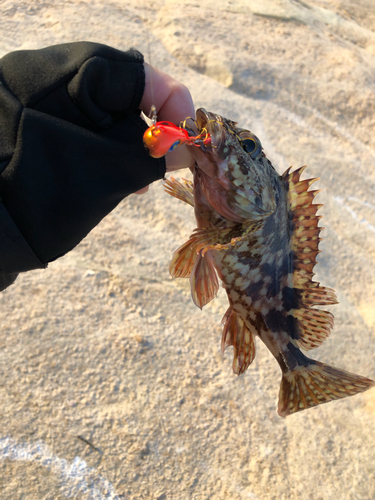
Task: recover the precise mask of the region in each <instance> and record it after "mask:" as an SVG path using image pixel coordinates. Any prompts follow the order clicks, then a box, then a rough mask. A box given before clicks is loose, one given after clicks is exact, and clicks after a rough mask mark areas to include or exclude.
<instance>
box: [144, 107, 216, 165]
mask: <svg viewBox="0 0 375 500" xmlns="http://www.w3.org/2000/svg"><path fill="white" fill-rule="evenodd" d="M154 116H155V115H154ZM185 122H186V120H185V121H184V123H185ZM143 143H144V145H145V147H146V148H147V149H148V150H149V153H150V156H152V157H153V158H161V157H162V156H164V155H165V154H167V153H168V152H169V151H173V150H174V149H176V148H177V147H178V146H181V145H182V144H188V145H189V146H197V147H199V146H202V145H205V146H207V145H209V144H211V137H210V135H209V133H208V132H207V130H206V129H203V130H202V131H201V132H200V134H198V135H196V136H189V134H188V131H187V130H185V129H184V128H182V127H177V125H175V124H174V123H172V122H156V119H155V123H153V124H152V125H151V126H150V127H149V128H148V129H147V130H146V132H145V133H144V134H143Z"/></svg>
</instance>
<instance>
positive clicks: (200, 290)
mask: <svg viewBox="0 0 375 500" xmlns="http://www.w3.org/2000/svg"><path fill="white" fill-rule="evenodd" d="M190 286H191V296H192V299H193V302H194V304H195V305H196V306H198V307H199V308H200V309H202V307H203V306H205V305H206V304H208V302H210V301H211V300H212V299H214V298H215V297H216V295H217V292H218V290H219V281H218V278H217V274H216V270H215V266H214V261H213V258H212V256H211V254H210V252H206V253H205V254H204V255H202V253H199V254H198V256H197V258H196V260H195V264H194V267H193V270H192V272H191V275H190Z"/></svg>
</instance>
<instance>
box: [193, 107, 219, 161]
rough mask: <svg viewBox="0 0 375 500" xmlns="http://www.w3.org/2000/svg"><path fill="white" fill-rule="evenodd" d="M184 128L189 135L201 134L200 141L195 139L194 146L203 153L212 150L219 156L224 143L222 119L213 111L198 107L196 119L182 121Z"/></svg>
mask: <svg viewBox="0 0 375 500" xmlns="http://www.w3.org/2000/svg"><path fill="white" fill-rule="evenodd" d="M184 128H185V129H186V130H187V131H188V133H189V135H190V136H197V135H201V137H202V141H199V142H198V141H197V142H196V143H195V145H196V146H199V149H200V150H201V151H203V152H204V153H208V152H212V151H214V152H215V153H216V154H218V156H221V154H220V153H221V151H222V149H223V146H224V143H225V125H224V119H223V118H222V117H221V116H220V115H217V114H215V113H211V112H210V111H206V110H205V109H204V108H199V109H197V111H196V119H195V120H194V121H193V120H188V121H187V122H185V123H184ZM207 137H210V139H211V140H210V141H208V142H207V143H205V141H204V139H205V138H207Z"/></svg>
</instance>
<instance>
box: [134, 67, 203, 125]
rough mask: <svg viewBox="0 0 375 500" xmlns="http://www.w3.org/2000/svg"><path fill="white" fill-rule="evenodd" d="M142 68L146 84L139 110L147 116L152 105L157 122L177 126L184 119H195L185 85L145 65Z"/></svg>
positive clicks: (190, 98)
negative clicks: (170, 123)
mask: <svg viewBox="0 0 375 500" xmlns="http://www.w3.org/2000/svg"><path fill="white" fill-rule="evenodd" d="M144 68H145V74H146V84H145V90H144V93H143V97H142V100H141V104H140V109H141V110H142V111H143V112H144V113H145V114H146V115H147V116H148V114H149V113H150V109H151V106H152V105H154V106H155V107H156V112H157V115H158V121H164V120H165V121H170V122H172V123H174V124H175V125H179V123H180V122H181V121H182V120H185V118H187V117H189V116H190V117H193V118H194V117H195V110H194V104H193V99H192V97H191V94H190V92H189V89H188V88H187V87H186V86H185V85H183V84H182V83H181V82H179V81H177V80H175V79H174V78H172V77H171V76H169V75H167V74H166V73H164V72H163V71H160V70H159V69H157V68H154V67H153V66H150V65H149V64H147V63H144Z"/></svg>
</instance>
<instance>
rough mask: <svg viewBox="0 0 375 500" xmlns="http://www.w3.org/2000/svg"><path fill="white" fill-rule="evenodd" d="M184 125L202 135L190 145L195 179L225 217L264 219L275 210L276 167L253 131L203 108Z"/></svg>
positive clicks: (208, 198)
mask: <svg viewBox="0 0 375 500" xmlns="http://www.w3.org/2000/svg"><path fill="white" fill-rule="evenodd" d="M182 126H183V127H184V128H185V129H186V130H187V131H188V134H189V136H193V135H196V134H200V135H201V137H202V140H201V141H200V140H198V141H195V142H193V144H192V145H191V147H190V151H191V153H192V155H193V157H194V159H195V161H196V164H195V167H194V172H193V173H194V179H195V181H194V182H195V184H197V183H199V185H200V187H201V190H202V192H203V193H204V195H205V197H206V198H207V200H208V202H209V203H210V205H211V206H212V207H213V208H214V209H215V210H216V211H217V212H218V213H219V214H220V215H221V216H222V217H225V218H227V219H230V220H233V221H235V222H244V221H245V220H257V219H259V220H261V219H263V218H265V217H267V216H268V215H270V214H271V213H272V212H273V211H274V210H275V197H274V193H273V189H272V179H271V177H272V176H270V170H273V172H275V171H274V169H273V167H272V165H271V163H270V162H269V161H268V160H267V158H266V156H265V154H264V152H263V148H262V144H261V142H260V140H259V139H258V138H257V137H256V136H255V135H254V134H253V133H252V132H250V131H249V130H245V129H242V128H239V127H237V124H236V123H235V122H233V121H231V120H228V119H227V118H224V117H222V116H220V115H217V114H215V113H211V112H209V111H206V110H205V109H203V108H200V109H198V110H197V112H196V120H195V121H192V120H187V121H185V122H184V123H183V124H182ZM207 137H208V138H209V140H204V139H205V138H207Z"/></svg>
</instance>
